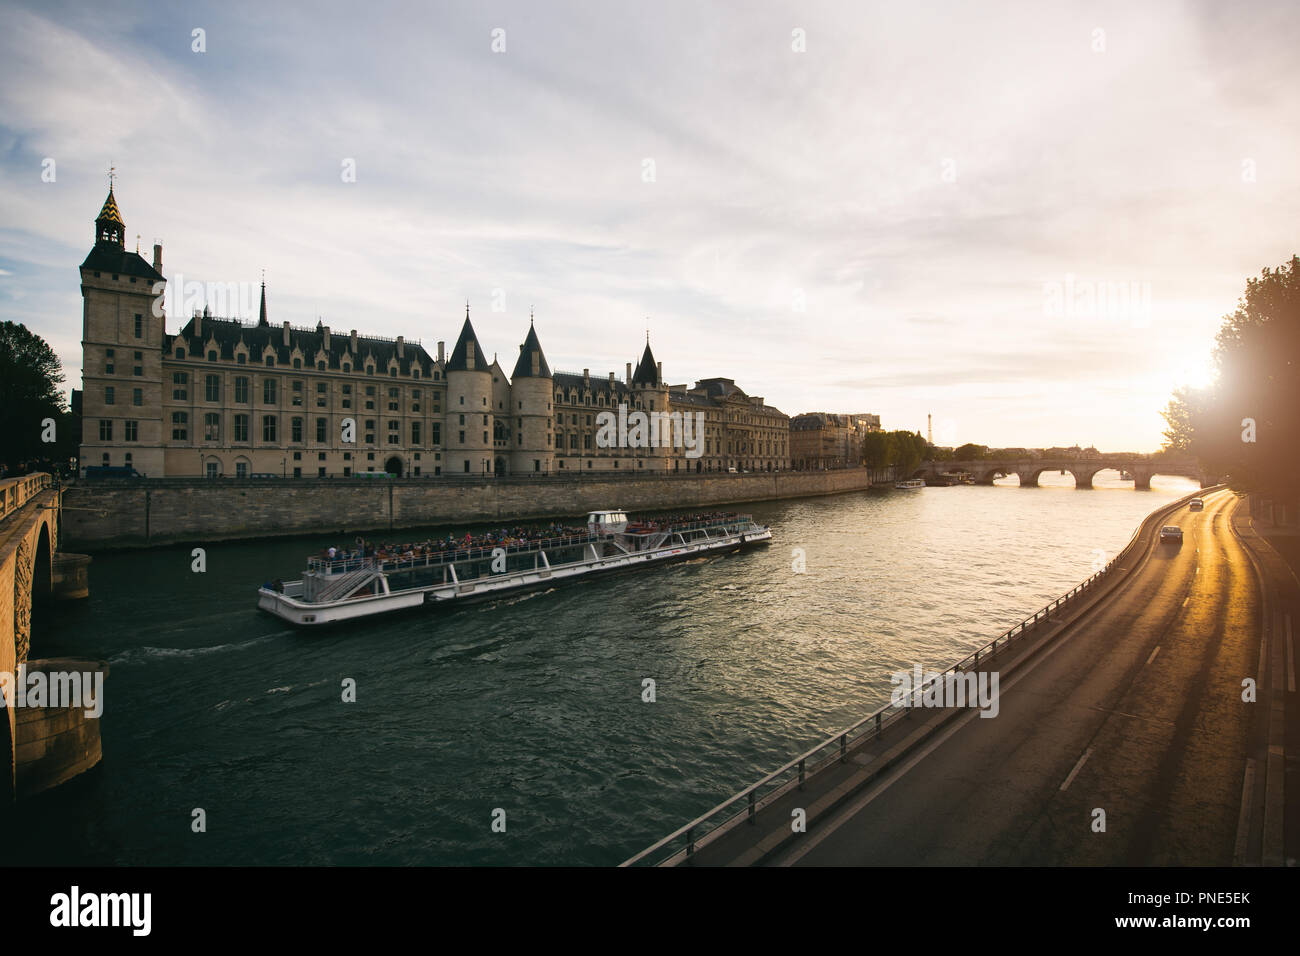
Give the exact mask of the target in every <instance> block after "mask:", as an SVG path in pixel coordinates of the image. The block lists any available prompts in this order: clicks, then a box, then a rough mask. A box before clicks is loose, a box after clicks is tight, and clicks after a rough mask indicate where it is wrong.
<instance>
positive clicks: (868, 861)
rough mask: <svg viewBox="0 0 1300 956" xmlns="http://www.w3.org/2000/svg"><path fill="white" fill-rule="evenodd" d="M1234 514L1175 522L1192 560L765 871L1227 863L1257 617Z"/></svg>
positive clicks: (1133, 590) (1025, 670) (1045, 660)
mask: <svg viewBox="0 0 1300 956" xmlns="http://www.w3.org/2000/svg"><path fill="white" fill-rule="evenodd" d="M1235 505H1236V499H1235V498H1234V496H1233V495H1232V494H1231V493H1230V492H1226V491H1225V492H1219V493H1215V494H1212V495H1209V496H1208V497H1207V498H1206V505H1205V510H1204V511H1202V512H1191V511H1189V510H1188V509H1187V508H1186V507H1183V508H1181V509H1179V510H1178V511H1177V512H1176V513H1175V514H1174V515H1173V517H1171V518H1170V519H1169V520H1168V521H1167V522H1166V523H1167V524H1178V525H1180V526H1181V527H1182V528H1183V542H1182V545H1181V547H1179V546H1176V545H1173V544H1161V543H1160V542H1159V540H1158V538H1157V539H1156V540H1155V541H1153V543H1152V545H1151V547H1150V548H1149V549H1148V551H1147V552H1146V554H1145V555H1143V556H1142V557H1141V558H1140V560H1141V562H1142V563H1141V565H1140V566H1138V567H1137V568H1136V570H1135V571H1134V573H1133V574H1132V575H1130V577H1129V579H1128V580H1127V581H1126V582H1125V584H1124V585H1123V586H1122V589H1121V590H1120V591H1119V592H1118V593H1117V594H1116V595H1115V596H1114V597H1113V598H1112V599H1111V600H1109V601H1107V602H1106V603H1105V604H1104V606H1102V607H1101V608H1099V609H1098V610H1097V611H1096V612H1095V613H1093V614H1091V615H1089V616H1088V617H1087V618H1086V619H1085V620H1084V621H1081V622H1079V623H1078V624H1077V625H1075V626H1074V627H1073V628H1072V630H1071V631H1070V632H1069V633H1067V634H1065V635H1063V636H1062V638H1061V639H1060V640H1057V641H1055V642H1054V643H1053V644H1051V645H1050V646H1048V647H1046V648H1044V649H1043V650H1042V652H1040V653H1039V654H1038V655H1037V656H1036V658H1035V659H1034V660H1032V661H1030V662H1028V663H1026V664H1025V665H1024V666H1023V667H1021V668H1018V669H1017V670H1016V671H1015V672H1014V673H1012V674H1009V675H1007V678H1006V679H1005V680H1002V682H1001V709H1000V713H999V715H998V716H997V717H995V718H992V719H988V718H979V717H978V716H977V712H976V711H973V710H972V711H971V713H970V714H969V715H963V716H962V717H961V718H960V719H958V720H957V721H955V722H954V723H953V724H952V725H950V726H949V727H947V728H945V729H944V730H943V731H942V732H941V733H940V734H938V735H937V736H936V738H935V739H934V740H932V741H930V742H928V743H927V744H926V745H924V746H923V747H922V748H920V750H919V751H918V753H917V754H916V755H913V756H909V757H908V759H907V760H905V761H903V762H902V763H901V765H900V766H899V767H898V768H897V769H896V770H894V771H893V772H891V773H888V774H887V775H885V776H884V777H883V778H881V779H880V780H877V781H876V782H874V783H873V784H872V785H871V786H870V787H869V788H868V789H866V790H864V791H863V792H862V793H861V794H859V795H857V796H855V797H852V798H850V799H849V801H848V802H847V803H846V804H845V806H844V807H842V808H840V809H839V810H837V811H836V812H834V813H832V814H831V815H830V816H829V817H827V818H826V819H824V820H822V821H820V822H818V823H816V824H815V825H813V826H812V827H810V828H809V832H808V833H807V834H804V835H801V836H800V837H799V838H798V839H797V840H796V841H795V842H794V843H792V844H790V845H789V846H788V847H787V848H786V849H784V850H783V851H781V852H780V853H779V854H778V855H777V856H776V858H775V859H773V860H771V861H769V862H772V863H776V864H784V865H790V864H801V865H809V864H811V865H892V866H908V865H914V866H933V865H944V864H952V865H1047V866H1051V865H1062V864H1068V865H1076V866H1078V865H1083V866H1088V865H1105V866H1111V865H1130V866H1166V865H1192V866H1195V865H1230V864H1232V862H1233V859H1234V847H1235V846H1236V844H1237V837H1238V828H1239V826H1243V827H1244V824H1243V820H1244V819H1245V818H1244V817H1243V814H1242V802H1243V781H1244V779H1245V777H1246V762H1247V758H1248V757H1249V756H1250V755H1251V754H1252V752H1253V750H1252V726H1253V724H1252V722H1253V721H1254V720H1255V718H1256V714H1257V713H1258V710H1257V709H1254V708H1258V705H1256V704H1250V703H1245V702H1243V701H1242V680H1243V679H1244V678H1247V677H1252V678H1257V677H1258V674H1259V661H1260V614H1261V609H1260V597H1259V592H1258V584H1257V580H1256V576H1255V573H1254V570H1253V567H1252V565H1251V564H1250V562H1249V560H1248V558H1247V556H1246V553H1245V551H1244V549H1243V547H1242V545H1241V543H1240V542H1239V541H1238V540H1237V538H1236V537H1235V536H1234V535H1233V533H1232V529H1231V522H1230V519H1229V515H1230V513H1231V511H1232V509H1233V508H1234V507H1235ZM1099 811H1100V812H1099ZM1103 814H1104V817H1103ZM1103 822H1104V830H1103V829H1101V828H1100V824H1102V823H1103Z"/></svg>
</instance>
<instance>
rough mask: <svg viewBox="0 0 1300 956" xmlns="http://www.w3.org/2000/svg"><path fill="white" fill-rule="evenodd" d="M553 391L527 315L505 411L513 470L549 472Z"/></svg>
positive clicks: (527, 472)
mask: <svg viewBox="0 0 1300 956" xmlns="http://www.w3.org/2000/svg"><path fill="white" fill-rule="evenodd" d="M554 392H555V385H554V380H553V379H552V377H551V368H550V366H549V365H547V364H546V356H545V355H544V354H542V344H541V342H539V341H538V340H537V330H536V329H535V328H533V324H532V321H531V319H530V321H529V323H528V337H527V338H526V339H524V344H523V345H521V346H519V360H518V361H517V362H515V371H514V374H513V375H512V376H511V377H510V400H511V402H512V406H513V407H511V408H510V410H509V414H510V415H511V416H513V417H514V419H515V423H516V427H515V429H514V436H515V444H514V448H512V449H511V454H510V458H511V465H510V471H511V472H512V473H513V474H543V475H547V474H550V473H551V470H552V468H553V467H554V464H553V462H554V457H555V437H554V435H555V432H554V428H555V424H554V423H555V416H554V415H552V414H551V402H552V399H553V397H554Z"/></svg>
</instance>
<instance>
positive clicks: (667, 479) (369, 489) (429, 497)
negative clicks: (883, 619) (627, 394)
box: [62, 468, 890, 551]
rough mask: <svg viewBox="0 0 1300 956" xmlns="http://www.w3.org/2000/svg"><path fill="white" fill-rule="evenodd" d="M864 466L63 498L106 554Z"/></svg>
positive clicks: (567, 504) (95, 486)
mask: <svg viewBox="0 0 1300 956" xmlns="http://www.w3.org/2000/svg"><path fill="white" fill-rule="evenodd" d="M873 477H874V479H875V480H876V481H877V482H879V481H887V480H890V476H888V475H885V474H882V473H875V474H874V475H873V474H872V473H871V472H869V471H868V470H867V469H865V468H849V469H844V470H840V471H786V472H775V473H770V474H769V473H762V474H758V473H756V474H739V475H732V474H711V475H689V476H659V477H649V476H628V477H626V478H624V477H613V476H600V477H596V476H592V477H583V478H577V479H575V478H568V477H565V478H555V477H546V478H528V477H518V478H488V479H469V480H466V479H454V478H445V477H438V478H407V479H403V478H395V479H358V478H353V479H347V478H293V479H273V478H161V479H144V480H134V481H131V480H82V481H79V482H76V483H75V484H73V485H72V486H70V487H68V488H67V490H66V492H65V497H64V502H63V519H62V520H63V541H64V543H65V545H66V546H67V547H68V548H75V549H81V550H86V551H101V550H106V549H115V548H134V547H148V546H151V545H164V544H175V543H180V542H189V541H194V540H208V541H215V540H228V539H240V538H263V537H272V536H283V535H296V534H315V533H329V534H333V533H342V532H358V531H378V530H386V529H396V528H404V527H406V528H410V527H422V526H428V525H445V524H474V523H480V522H496V521H521V520H533V519H545V518H558V517H568V516H574V515H581V514H585V513H587V512H588V511H594V510H600V509H607V508H622V509H626V510H628V511H633V512H636V511H652V510H658V509H677V508H680V509H694V508H700V507H711V506H715V505H732V504H738V503H742V502H752V501H771V500H777V499H781V498H804V497H811V496H816V495H831V494H839V493H841V492H850V491H861V490H863V489H866V488H869V487H870V486H871V484H872V479H873Z"/></svg>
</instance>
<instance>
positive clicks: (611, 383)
mask: <svg viewBox="0 0 1300 956" xmlns="http://www.w3.org/2000/svg"><path fill="white" fill-rule="evenodd" d="M609 384H610V385H613V384H614V373H613V372H610V373H609Z"/></svg>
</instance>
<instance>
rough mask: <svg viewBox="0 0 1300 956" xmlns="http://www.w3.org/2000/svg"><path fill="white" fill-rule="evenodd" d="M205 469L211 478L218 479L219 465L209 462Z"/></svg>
mask: <svg viewBox="0 0 1300 956" xmlns="http://www.w3.org/2000/svg"><path fill="white" fill-rule="evenodd" d="M205 467H206V469H207V473H208V477H209V478H215V477H217V463H216V462H215V461H210V462H208V463H207V465H206V466H205Z"/></svg>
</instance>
